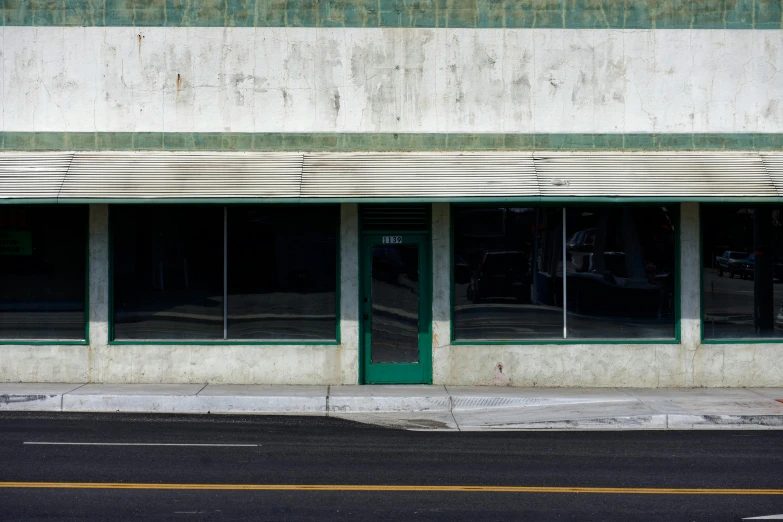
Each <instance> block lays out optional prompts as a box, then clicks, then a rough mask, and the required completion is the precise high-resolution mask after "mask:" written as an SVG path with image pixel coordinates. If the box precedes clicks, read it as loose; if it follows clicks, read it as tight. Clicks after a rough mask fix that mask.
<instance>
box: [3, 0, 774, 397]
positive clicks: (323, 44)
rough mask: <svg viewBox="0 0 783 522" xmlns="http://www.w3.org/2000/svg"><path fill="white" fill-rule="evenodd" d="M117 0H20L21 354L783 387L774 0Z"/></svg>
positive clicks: (48, 378) (183, 377)
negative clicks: (717, 0) (675, 0)
mask: <svg viewBox="0 0 783 522" xmlns="http://www.w3.org/2000/svg"><path fill="white" fill-rule="evenodd" d="M121 4H122V5H120V2H114V1H108V0H107V1H106V2H104V3H101V4H100V5H97V6H96V4H95V3H94V2H75V3H74V5H71V4H70V3H68V4H67V6H59V7H58V6H54V5H53V4H51V3H38V2H28V3H21V4H20V5H19V6H16V7H13V6H12V7H5V8H4V11H3V23H4V25H3V27H2V28H0V36H1V38H0V41H2V64H3V66H2V71H3V73H2V84H1V85H2V87H1V89H0V99H1V100H2V105H3V111H2V129H3V132H2V142H1V143H2V146H1V147H0V149H1V150H0V382H9V381H10V382H14V381H37V382H66V381H67V382H107V383H108V382H111V383H188V382H210V383H237V384H251V383H259V384H335V385H337V384H364V383H389V384H413V383H424V384H427V383H433V384H453V385H503V386H506V385H508V386H588V387H591V386H592V387H608V386H613V387H684V386H707V387H733V386H783V214H782V213H781V210H783V99H782V97H783V94H782V93H783V30H782V29H781V13H782V12H783V4H781V3H780V2H766V3H764V4H763V5H761V4H760V3H758V2H757V3H756V4H750V3H749V4H748V5H745V4H742V5H739V4H738V5H729V3H727V4H725V5H724V4H721V5H720V6H715V5H712V4H710V5H709V6H708V5H707V4H708V3H706V2H705V3H699V2H692V3H690V4H688V5H684V4H683V6H681V7H677V8H674V7H670V8H666V7H665V6H659V5H658V4H660V2H657V3H656V2H653V1H650V2H647V1H646V0H642V1H640V2H635V3H634V4H633V6H629V5H627V3H626V4H622V3H620V4H619V5H616V4H617V3H616V2H611V3H609V2H607V3H605V4H606V5H603V4H601V3H599V4H601V5H598V6H596V7H595V8H584V7H578V6H576V7H575V6H573V5H571V3H568V2H559V1H555V0H552V1H549V0H547V1H545V2H538V3H536V4H535V7H531V6H529V5H528V4H526V3H525V4H524V5H523V3H521V2H497V3H491V5H485V4H483V3H481V2H478V3H477V2H468V1H465V2H398V1H389V2H386V1H385V0H384V1H381V2H376V1H373V2H350V3H343V2H335V1H327V0H321V1H320V2H313V3H308V2H302V3H296V2H287V3H286V2H282V3H275V2H267V1H263V0H258V1H256V2H252V1H251V2H240V1H234V0H229V1H227V2H219V3H217V4H216V5H215V6H211V7H206V6H202V7H201V8H200V9H199V8H194V7H190V6H189V5H188V6H186V5H184V4H182V5H180V3H178V2H153V1H151V2H137V4H138V5H137V4H134V6H130V5H129V4H128V3H121ZM387 4H388V5H387ZM757 4H758V5H757ZM591 5H592V4H591ZM672 5H674V4H672ZM677 5H678V6H680V4H677Z"/></svg>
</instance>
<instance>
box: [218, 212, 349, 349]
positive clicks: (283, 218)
mask: <svg viewBox="0 0 783 522" xmlns="http://www.w3.org/2000/svg"><path fill="white" fill-rule="evenodd" d="M338 219H339V215H338V212H337V207H331V206H330V207H320V206H319V207H306V206H301V207H231V208H229V209H228V338H229V339H270V340H274V339H281V340H284V339H299V340H334V339H335V338H336V331H337V326H336V325H337V308H336V307H337V298H336V297H337V293H336V287H337V232H338Z"/></svg>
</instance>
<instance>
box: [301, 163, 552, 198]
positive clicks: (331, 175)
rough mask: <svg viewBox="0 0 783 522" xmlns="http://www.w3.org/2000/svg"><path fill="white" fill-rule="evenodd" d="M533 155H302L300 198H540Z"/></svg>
mask: <svg viewBox="0 0 783 522" xmlns="http://www.w3.org/2000/svg"><path fill="white" fill-rule="evenodd" d="M538 195H539V192H538V183H537V181H536V173H535V170H534V169H533V155H532V153H464V154H450V153H406V154H402V153H353V154H336V153H331V154H330V153H322V154H306V155H305V158H304V167H303V171H302V197H303V198H400V199H404V198H457V197H520V196H521V197H524V196H538Z"/></svg>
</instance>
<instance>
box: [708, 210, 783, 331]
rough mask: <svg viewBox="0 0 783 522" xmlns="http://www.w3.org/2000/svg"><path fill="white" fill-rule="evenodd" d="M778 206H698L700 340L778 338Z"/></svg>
mask: <svg viewBox="0 0 783 522" xmlns="http://www.w3.org/2000/svg"><path fill="white" fill-rule="evenodd" d="M782 217H783V216H781V212H780V209H778V208H772V207H757V208H744V207H736V206H704V207H703V208H702V217H701V222H702V238H703V241H702V248H703V252H702V262H703V266H702V282H703V285H704V286H703V290H702V307H703V309H702V314H703V317H702V320H703V324H704V338H705V339H742V338H771V337H783V285H781V282H783V221H781V218H782Z"/></svg>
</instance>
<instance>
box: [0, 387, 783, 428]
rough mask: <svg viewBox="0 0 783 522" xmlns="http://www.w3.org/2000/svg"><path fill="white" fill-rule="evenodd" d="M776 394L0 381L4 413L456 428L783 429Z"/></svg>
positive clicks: (0, 404)
mask: <svg viewBox="0 0 783 522" xmlns="http://www.w3.org/2000/svg"><path fill="white" fill-rule="evenodd" d="M778 395H781V392H779V391H778V390H744V389H739V390H729V389H716V390H715V391H714V392H713V393H711V392H710V390H705V389H698V390H638V391H628V390H611V389H610V390H601V389H585V390H578V389H562V388H560V389H514V388H480V389H467V388H465V389H460V388H452V387H449V388H446V387H443V386H411V387H408V386H332V387H327V386H239V385H237V386H233V385H226V386H219V385H213V386H207V385H203V384H173V385H105V384H86V385H85V384H68V383H66V384H48V383H40V384H23V383H13V384H12V383H6V384H1V383H0V412H8V411H26V412H36V411H37V412H64V413H118V412H119V413H177V414H207V413H209V414H241V415H315V416H333V417H336V418H342V419H347V420H352V421H357V422H362V423H368V424H375V425H379V426H386V427H394V428H401V429H409V430H452V431H512V430H514V431H516V430H529V431H546V430H697V429H698V430H727V429H736V430H749V429H755V430H770V429H772V430H776V429H783V404H781V403H780V402H777V401H776V400H775V399H774V397H777V396H778ZM652 396H654V397H652ZM651 397H652V398H651ZM666 410H669V411H666Z"/></svg>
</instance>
